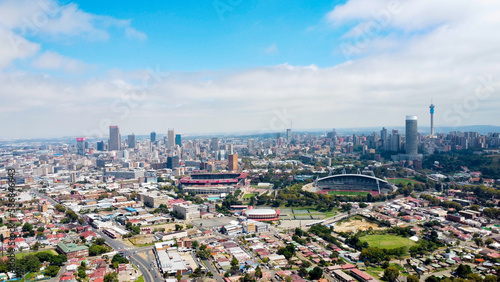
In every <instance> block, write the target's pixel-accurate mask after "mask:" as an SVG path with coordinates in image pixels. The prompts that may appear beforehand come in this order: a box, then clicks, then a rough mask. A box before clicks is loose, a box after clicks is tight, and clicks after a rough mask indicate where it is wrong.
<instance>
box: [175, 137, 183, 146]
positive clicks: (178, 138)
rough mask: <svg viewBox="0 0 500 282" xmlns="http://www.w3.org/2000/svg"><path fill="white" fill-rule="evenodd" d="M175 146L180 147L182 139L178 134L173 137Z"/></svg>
mask: <svg viewBox="0 0 500 282" xmlns="http://www.w3.org/2000/svg"><path fill="white" fill-rule="evenodd" d="M175 145H178V146H179V147H182V137H181V135H180V134H176V135H175Z"/></svg>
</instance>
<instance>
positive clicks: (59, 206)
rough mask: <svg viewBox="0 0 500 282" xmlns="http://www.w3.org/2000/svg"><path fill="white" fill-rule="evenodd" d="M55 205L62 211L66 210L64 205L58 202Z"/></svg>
mask: <svg viewBox="0 0 500 282" xmlns="http://www.w3.org/2000/svg"><path fill="white" fill-rule="evenodd" d="M54 207H55V208H56V210H58V211H60V212H65V211H66V208H65V207H64V206H63V205H60V204H57V205H55V206H54Z"/></svg>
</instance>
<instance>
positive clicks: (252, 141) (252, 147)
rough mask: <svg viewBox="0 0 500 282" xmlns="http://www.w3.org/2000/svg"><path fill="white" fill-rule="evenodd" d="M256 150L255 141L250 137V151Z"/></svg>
mask: <svg viewBox="0 0 500 282" xmlns="http://www.w3.org/2000/svg"><path fill="white" fill-rule="evenodd" d="M254 150H255V143H254V140H253V139H248V152H250V153H252V152H253V151H254Z"/></svg>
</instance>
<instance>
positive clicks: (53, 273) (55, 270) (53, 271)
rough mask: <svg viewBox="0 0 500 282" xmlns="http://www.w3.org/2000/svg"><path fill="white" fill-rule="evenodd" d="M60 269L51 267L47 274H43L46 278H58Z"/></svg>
mask: <svg viewBox="0 0 500 282" xmlns="http://www.w3.org/2000/svg"><path fill="white" fill-rule="evenodd" d="M59 269H61V268H60V267H59V266H57V265H49V266H47V268H45V272H44V273H43V274H44V275H45V276H50V277H56V276H57V274H58V273H59Z"/></svg>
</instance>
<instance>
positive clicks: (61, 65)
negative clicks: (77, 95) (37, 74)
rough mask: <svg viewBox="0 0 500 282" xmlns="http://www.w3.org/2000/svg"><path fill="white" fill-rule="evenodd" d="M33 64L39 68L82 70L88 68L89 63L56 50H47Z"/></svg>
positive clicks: (69, 70)
mask: <svg viewBox="0 0 500 282" xmlns="http://www.w3.org/2000/svg"><path fill="white" fill-rule="evenodd" d="M32 66H33V67H36V68H39V69H48V70H64V71H68V72H82V71H84V70H86V69H87V68H88V66H87V64H85V63H83V62H81V61H79V60H75V59H72V58H69V57H65V56H62V55H60V54H57V53H55V52H50V51H47V52H45V53H43V54H42V55H40V56H39V57H38V58H37V59H36V60H34V61H33V62H32Z"/></svg>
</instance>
